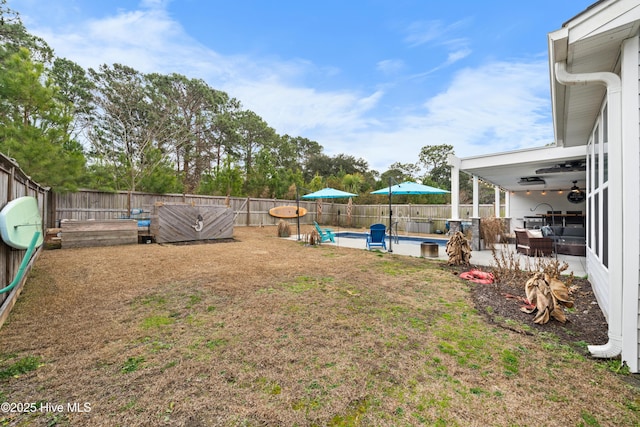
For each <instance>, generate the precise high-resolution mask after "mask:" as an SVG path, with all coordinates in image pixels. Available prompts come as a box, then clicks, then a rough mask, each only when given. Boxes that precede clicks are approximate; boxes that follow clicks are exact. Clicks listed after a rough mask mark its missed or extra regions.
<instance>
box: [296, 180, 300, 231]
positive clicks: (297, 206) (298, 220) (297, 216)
mask: <svg viewBox="0 0 640 427" xmlns="http://www.w3.org/2000/svg"><path fill="white" fill-rule="evenodd" d="M296 221H297V223H298V241H300V195H299V194H298V186H297V185H296Z"/></svg>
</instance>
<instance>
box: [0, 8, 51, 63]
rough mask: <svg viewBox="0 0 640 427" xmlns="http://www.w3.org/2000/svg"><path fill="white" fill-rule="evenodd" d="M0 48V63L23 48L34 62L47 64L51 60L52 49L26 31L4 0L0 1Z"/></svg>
mask: <svg viewBox="0 0 640 427" xmlns="http://www.w3.org/2000/svg"><path fill="white" fill-rule="evenodd" d="M0 46H1V47H0V61H2V60H4V59H6V58H7V57H9V56H11V55H13V54H15V53H17V52H18V51H20V50H21V49H23V48H24V49H27V51H28V52H29V55H30V57H31V59H32V60H33V61H34V62H39V63H42V64H47V63H49V62H51V60H52V58H53V49H51V47H49V45H48V44H47V43H46V42H45V41H44V40H43V39H42V38H40V37H37V36H34V35H33V34H30V33H29V32H28V31H27V29H26V28H25V27H24V25H23V23H22V20H21V19H20V15H19V14H18V12H16V11H14V10H12V9H10V8H9V7H8V6H7V1H6V0H0Z"/></svg>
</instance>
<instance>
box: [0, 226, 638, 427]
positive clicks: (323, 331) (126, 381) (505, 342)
mask: <svg viewBox="0 0 640 427" xmlns="http://www.w3.org/2000/svg"><path fill="white" fill-rule="evenodd" d="M234 237H235V241H233V242H227V243H216V244H200V245H156V244H151V245H136V246H123V247H108V248H89V249H64V250H47V251H45V252H43V253H42V254H41V256H40V258H39V260H38V261H37V263H36V266H35V269H34V270H33V271H32V272H31V275H30V277H29V280H28V282H27V284H26V286H25V289H24V291H23V293H22V295H21V297H20V299H19V300H18V303H17V304H16V306H15V308H14V310H13V312H12V313H11V316H10V318H9V322H8V323H6V324H5V325H4V326H3V327H2V329H1V330H0V349H1V350H0V392H1V395H2V401H5V402H12V403H15V405H13V407H12V408H11V409H17V410H19V412H5V413H3V414H0V416H1V417H2V418H0V419H1V420H2V425H42V426H53V425H88V426H115V425H122V426H149V425H171V426H216V425H220V426H236V425H242V426H263V425H265V426H266V425H269V426H272V425H278V426H280V425H282V426H294V425H298V426H310V425H318V426H324V425H331V426H352V425H362V426H399V425H402V426H404V425H442V426H456V425H458V426H474V425H477V426H485V425H493V426H507V425H509V426H514V425H517V426H530V425H544V426H560V425H562V426H567V425H573V426H598V425H600V426H613V425H616V426H620V425H639V424H640V413H639V410H640V395H639V393H638V389H637V388H635V387H633V386H630V385H629V382H628V381H627V380H628V378H629V376H628V375H622V374H621V373H616V372H614V371H613V370H612V369H610V368H611V366H612V363H611V362H607V361H597V360H593V359H590V358H588V357H585V356H584V354H583V353H582V354H581V353H580V352H579V351H576V350H575V349H574V347H572V346H567V345H565V344H564V343H563V342H561V341H560V340H559V339H557V338H556V337H554V336H553V335H550V334H539V333H534V334H519V333H517V332H514V331H512V330H509V329H505V328H501V327H498V326H496V325H495V324H490V323H487V321H486V320H485V317H484V316H483V315H481V314H479V312H477V311H476V309H475V308H474V307H473V302H472V299H471V296H470V288H469V287H470V286H471V285H470V284H468V283H464V282H463V281H461V280H460V279H458V278H457V276H455V275H453V274H451V271H450V270H449V269H447V268H446V267H445V266H444V264H443V263H441V262H438V261H432V260H425V259H420V258H412V257H403V256H399V255H393V254H382V253H379V252H377V251H375V252H367V251H364V250H357V249H348V248H338V247H330V246H327V245H324V246H320V247H308V246H304V245H303V244H301V243H298V242H295V241H287V240H283V239H279V238H277V237H276V230H275V228H274V227H265V228H251V229H247V228H240V227H238V228H236V229H235V231H234ZM32 402H33V403H35V405H33V406H26V410H25V405H22V407H20V405H18V404H19V403H28V404H31V403H32ZM74 403H78V404H79V407H80V409H83V410H85V412H77V411H72V410H70V409H73V408H68V407H67V404H72V405H73V404H74ZM85 403H87V404H88V406H87V407H85V406H84V404H85ZM47 405H48V406H47ZM53 405H63V408H62V410H61V412H57V411H56V412H54V411H53V410H54V409H56V410H59V409H60V408H58V407H56V406H53ZM4 408H5V409H6V407H4ZM33 408H36V410H35V411H32V410H31V409H33ZM76 409H77V407H76ZM87 409H90V411H88V412H87V411H86V410H87ZM20 410H21V411H22V412H20Z"/></svg>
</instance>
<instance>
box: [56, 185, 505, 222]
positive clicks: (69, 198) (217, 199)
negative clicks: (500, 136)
mask: <svg viewBox="0 0 640 427" xmlns="http://www.w3.org/2000/svg"><path fill="white" fill-rule="evenodd" d="M355 201H357V198H354V202H355ZM157 202H163V203H183V204H189V205H207V206H224V207H228V208H230V209H231V211H232V212H233V223H234V225H235V226H261V225H277V224H278V221H279V220H280V219H279V218H276V217H273V216H271V215H269V209H271V208H274V207H277V206H293V205H296V204H297V202H296V201H295V200H277V199H254V198H248V197H225V196H204V195H187V194H150V193H138V192H119V193H105V192H100V191H93V190H82V191H80V192H78V193H66V194H55V206H56V209H55V215H52V216H51V217H50V218H51V219H52V223H50V224H49V225H48V226H49V227H56V226H57V225H56V223H59V222H60V221H61V220H62V219H79V220H86V219H114V218H128V217H130V213H129V212H130V211H131V209H143V210H144V211H146V212H151V211H152V210H153V206H154V204H155V203H157ZM299 203H300V207H302V208H305V209H306V210H307V211H308V213H307V214H306V215H305V216H303V217H300V224H301V225H305V224H306V225H309V224H313V221H318V223H320V224H327V225H332V226H340V227H344V226H347V225H349V226H350V227H354V228H368V227H369V226H370V225H371V224H375V223H383V224H386V225H387V226H388V222H389V205H388V204H379V205H357V204H353V205H352V207H351V219H350V221H349V218H348V217H347V203H337V202H333V201H330V200H323V201H315V200H314V201H306V200H300V201H299ZM318 206H320V207H321V212H322V213H321V214H319V212H318ZM391 209H392V210H393V218H394V222H397V228H398V230H399V231H403V232H406V231H407V226H408V224H409V223H411V222H421V221H432V223H433V224H432V228H433V230H441V231H444V230H445V223H446V221H447V220H448V219H449V218H451V205H415V204H404V205H401V204H393V205H392V206H391ZM471 212H472V206H471V205H468V204H462V205H460V208H459V210H458V217H459V218H461V219H463V220H468V219H469V217H470V213H471ZM494 212H495V208H494V205H491V204H486V205H480V211H479V213H480V216H481V217H493V216H494ZM295 222H297V221H296V219H293V220H291V221H290V223H295ZM409 227H410V226H409Z"/></svg>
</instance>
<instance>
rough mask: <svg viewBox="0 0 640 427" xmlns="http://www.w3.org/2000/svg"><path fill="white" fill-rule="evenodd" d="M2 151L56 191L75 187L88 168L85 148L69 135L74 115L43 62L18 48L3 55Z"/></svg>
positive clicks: (0, 76)
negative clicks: (85, 167)
mask: <svg viewBox="0 0 640 427" xmlns="http://www.w3.org/2000/svg"><path fill="white" fill-rule="evenodd" d="M2 65H3V66H2V70H1V71H0V124H1V125H2V130H1V132H2V139H1V140H0V150H1V151H2V152H3V153H5V154H6V155H8V156H9V157H13V158H15V159H16V160H17V162H18V163H19V164H20V167H21V168H22V169H24V170H25V171H26V172H27V173H28V174H30V175H31V177H32V178H33V179H34V180H35V181H37V182H39V183H40V184H42V185H47V186H51V187H53V188H55V189H57V190H60V191H65V190H74V189H76V188H77V185H78V183H79V182H80V181H81V177H82V175H83V172H84V166H85V157H84V154H83V150H82V146H81V145H80V144H78V143H77V142H76V141H74V140H72V139H70V138H69V135H68V133H67V130H68V126H69V123H70V122H71V119H72V117H71V115H70V114H69V110H70V108H69V106H68V104H67V103H64V102H62V100H61V97H60V93H59V91H58V89H57V87H56V86H55V85H54V84H53V82H52V79H51V78H48V77H47V75H46V73H45V68H44V65H43V64H42V63H37V62H33V61H32V60H31V55H30V52H29V51H28V50H27V49H26V48H20V49H19V50H18V51H17V52H16V53H14V54H12V55H9V56H8V57H4V58H2Z"/></svg>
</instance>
